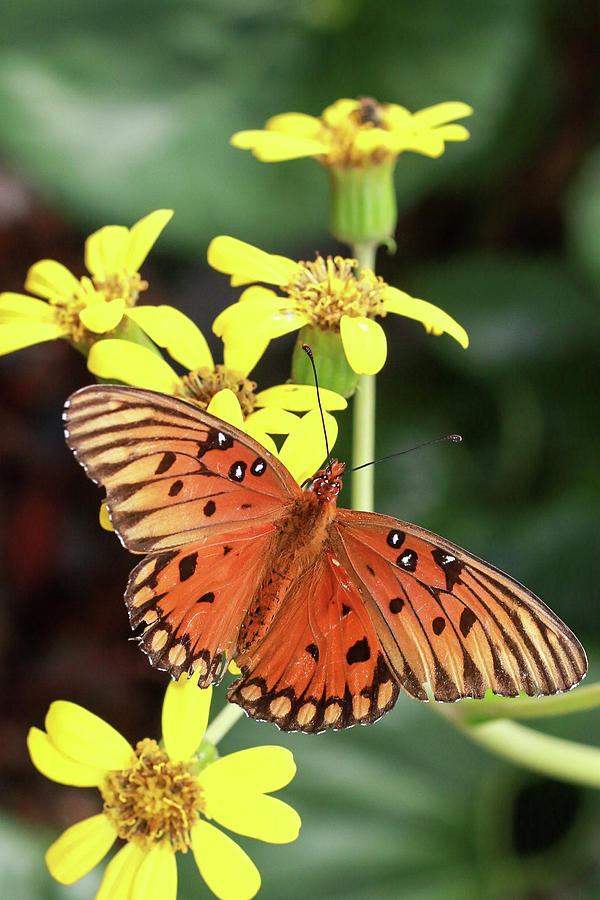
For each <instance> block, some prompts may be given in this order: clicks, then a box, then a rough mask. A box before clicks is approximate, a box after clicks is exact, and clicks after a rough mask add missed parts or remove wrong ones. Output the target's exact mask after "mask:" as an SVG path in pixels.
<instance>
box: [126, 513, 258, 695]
mask: <svg viewBox="0 0 600 900" xmlns="http://www.w3.org/2000/svg"><path fill="white" fill-rule="evenodd" d="M274 531H275V526H274V525H271V526H270V530H269V531H267V532H265V528H264V526H255V528H254V529H253V528H252V526H251V525H250V526H247V528H246V529H245V530H244V532H243V534H242V533H241V532H240V531H239V530H238V531H233V532H231V533H227V532H221V533H219V534H213V535H211V536H207V537H206V538H205V539H204V540H203V541H202V542H200V543H196V544H186V545H185V547H183V548H179V549H174V550H168V551H166V552H163V553H157V554H152V555H150V556H146V557H145V558H144V559H143V560H142V562H141V563H139V565H137V566H136V567H135V569H134V570H133V571H132V573H131V575H130V577H129V584H128V586H127V591H126V593H125V604H126V606H127V609H128V611H129V620H130V622H131V626H132V628H134V629H137V630H138V631H139V636H138V638H137V640H138V643H139V644H140V645H141V647H142V650H143V651H144V653H146V655H147V656H148V658H149V659H150V662H151V663H152V664H153V665H154V666H156V667H157V668H159V669H166V670H167V671H168V672H169V673H170V674H171V676H172V677H173V678H178V677H179V675H180V674H181V673H182V672H184V671H185V672H192V671H195V670H197V669H199V670H200V673H199V680H198V684H199V686H200V687H207V686H208V685H209V684H213V683H215V682H218V681H220V679H221V677H222V675H223V672H224V671H225V668H226V666H227V662H228V661H229V659H230V658H231V657H232V656H233V655H234V653H235V648H236V643H237V638H238V634H239V631H240V627H241V624H242V622H243V619H244V616H245V614H246V611H247V609H248V607H249V605H250V603H251V602H252V599H253V597H254V595H255V593H256V588H257V585H258V584H260V583H261V580H262V578H263V571H264V568H265V560H266V559H268V557H269V546H270V543H271V541H272V537H273V532H274Z"/></svg>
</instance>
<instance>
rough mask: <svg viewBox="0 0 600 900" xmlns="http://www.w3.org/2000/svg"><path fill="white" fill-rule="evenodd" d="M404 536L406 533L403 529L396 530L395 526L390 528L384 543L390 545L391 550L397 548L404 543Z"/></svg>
mask: <svg viewBox="0 0 600 900" xmlns="http://www.w3.org/2000/svg"><path fill="white" fill-rule="evenodd" d="M405 537H406V535H405V534H404V532H403V531H398V529H397V528H392V530H391V531H390V532H389V533H388V536H387V538H386V543H387V545H388V547H392V549H393V550H398V549H399V548H400V547H401V546H402V544H403V543H404V538H405Z"/></svg>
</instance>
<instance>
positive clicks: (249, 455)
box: [64, 386, 300, 553]
mask: <svg viewBox="0 0 600 900" xmlns="http://www.w3.org/2000/svg"><path fill="white" fill-rule="evenodd" d="M64 418H65V434H66V438H67V443H68V444H69V446H70V447H71V449H72V450H73V451H74V453H75V455H76V457H77V459H78V460H79V462H80V463H81V464H82V465H83V466H84V468H85V470H86V472H87V474H88V475H89V477H90V478H92V479H93V480H94V481H96V482H97V483H99V484H101V485H102V486H103V487H104V488H105V490H106V500H107V504H108V507H109V510H110V513H111V518H112V522H113V525H114V527H115V529H116V531H117V532H118V533H119V535H120V537H121V539H122V541H123V543H124V544H125V546H126V547H127V549H128V550H131V551H133V552H135V553H148V552H152V551H156V550H162V549H170V548H173V547H178V546H182V545H183V544H187V543H194V541H197V540H199V539H201V538H202V536H203V535H204V534H206V533H208V532H213V531H215V530H216V531H218V530H219V529H223V528H227V527H229V528H230V529H234V528H244V527H245V526H246V525H247V524H248V523H252V522H257V521H273V520H275V519H276V518H277V517H278V516H279V515H280V514H281V512H282V510H283V508H284V506H285V504H286V503H289V502H290V499H291V498H293V497H294V496H297V495H298V494H299V493H300V488H299V487H298V485H297V484H296V482H295V481H294V479H293V478H292V476H291V475H290V474H289V472H288V471H287V469H285V467H284V466H283V465H281V463H280V462H279V460H277V459H276V458H275V457H274V456H273V455H272V454H271V453H269V452H268V451H267V450H265V449H264V448H263V447H261V446H260V444H258V443H257V442H256V441H255V440H254V439H253V438H251V437H249V436H248V435H246V434H244V433H243V432H241V431H239V430H238V429H236V428H234V427H232V426H230V425H227V424H226V423H225V422H223V421H222V420H221V419H217V418H216V417H215V416H211V415H210V414H209V413H206V412H204V411H202V410H201V409H199V408H198V407H196V406H194V405H192V404H190V403H187V402H185V401H183V400H177V399H175V398H174V397H168V396H166V395H164V394H157V393H155V392H153V391H143V390H138V389H135V388H127V387H111V386H91V387H87V388H83V389H82V390H80V391H77V392H76V393H75V394H73V395H72V397H71V398H70V400H69V401H68V403H67V406H66V409H65V416H64Z"/></svg>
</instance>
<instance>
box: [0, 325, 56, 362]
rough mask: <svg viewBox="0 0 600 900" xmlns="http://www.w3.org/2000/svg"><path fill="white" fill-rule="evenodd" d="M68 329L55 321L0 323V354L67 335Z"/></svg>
mask: <svg viewBox="0 0 600 900" xmlns="http://www.w3.org/2000/svg"><path fill="white" fill-rule="evenodd" d="M67 334H68V329H66V328H63V326H62V325H55V324H54V323H53V322H28V321H24V322H9V323H8V324H7V325H0V355H4V354H5V353H14V352H15V350H22V349H23V348H24V347H31V346H32V345H33V344H41V343H42V342H43V341H52V340H54V339H55V338H59V337H65V336H66V335H67Z"/></svg>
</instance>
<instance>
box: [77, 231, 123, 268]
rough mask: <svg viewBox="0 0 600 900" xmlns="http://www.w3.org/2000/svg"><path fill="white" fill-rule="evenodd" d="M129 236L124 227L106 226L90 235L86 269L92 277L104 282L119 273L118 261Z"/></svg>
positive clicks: (87, 242)
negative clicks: (108, 277) (107, 277)
mask: <svg viewBox="0 0 600 900" xmlns="http://www.w3.org/2000/svg"><path fill="white" fill-rule="evenodd" d="M128 234H129V229H128V228H125V227H124V226H123V225H105V226H104V228H99V229H98V231H95V232H94V233H93V234H90V236H89V237H88V239H87V240H86V242H85V267H86V269H87V270H88V272H90V274H91V275H95V276H96V277H97V278H98V279H100V280H101V281H104V279H105V278H106V276H107V275H111V274H113V273H116V272H118V271H119V267H118V265H117V260H118V258H119V253H120V251H121V247H122V246H123V244H124V242H125V241H126V240H127V236H128Z"/></svg>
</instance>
